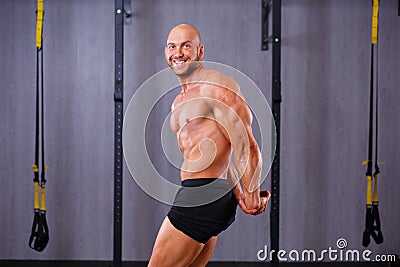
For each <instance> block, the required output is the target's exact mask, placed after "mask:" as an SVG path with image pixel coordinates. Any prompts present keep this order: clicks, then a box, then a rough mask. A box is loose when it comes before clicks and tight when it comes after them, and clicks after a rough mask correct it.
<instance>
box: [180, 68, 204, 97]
mask: <svg viewBox="0 0 400 267" xmlns="http://www.w3.org/2000/svg"><path fill="white" fill-rule="evenodd" d="M203 70H204V68H203V64H202V63H200V65H199V67H198V68H196V69H195V70H194V71H193V72H192V73H190V74H189V75H188V76H185V77H178V79H179V83H180V85H181V87H182V91H183V93H187V92H188V90H190V87H191V86H190V85H191V84H193V83H195V82H198V81H200V80H201V73H202V71H203Z"/></svg>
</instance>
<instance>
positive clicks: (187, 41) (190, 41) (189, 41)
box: [167, 40, 192, 45]
mask: <svg viewBox="0 0 400 267" xmlns="http://www.w3.org/2000/svg"><path fill="white" fill-rule="evenodd" d="M186 43H192V40H186V41H184V42H182V43H181V44H186ZM167 45H176V44H175V43H173V42H170V43H167Z"/></svg>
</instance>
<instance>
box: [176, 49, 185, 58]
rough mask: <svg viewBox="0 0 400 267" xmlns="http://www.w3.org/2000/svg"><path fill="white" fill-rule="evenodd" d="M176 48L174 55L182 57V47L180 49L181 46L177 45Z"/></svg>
mask: <svg viewBox="0 0 400 267" xmlns="http://www.w3.org/2000/svg"><path fill="white" fill-rule="evenodd" d="M177 48H178V49H177V50H176V55H177V56H178V57H182V56H183V49H182V46H178V47H177Z"/></svg>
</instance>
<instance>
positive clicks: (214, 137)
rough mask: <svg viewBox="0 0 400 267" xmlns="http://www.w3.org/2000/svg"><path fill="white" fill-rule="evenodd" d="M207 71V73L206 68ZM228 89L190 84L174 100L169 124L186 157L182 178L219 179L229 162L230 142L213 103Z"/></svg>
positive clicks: (199, 83)
mask: <svg viewBox="0 0 400 267" xmlns="http://www.w3.org/2000/svg"><path fill="white" fill-rule="evenodd" d="M205 72H207V71H206V70H205ZM227 90H228V89H226V88H223V87H221V86H217V85H212V84H209V83H205V82H197V83H191V84H188V85H187V87H186V88H185V90H183V91H182V92H181V93H180V94H179V95H178V96H177V97H176V98H175V100H174V102H173V104H172V115H171V121H170V126H171V129H172V131H173V132H174V133H175V134H176V136H177V141H178V145H179V149H180V151H181V153H182V156H183V158H184V161H183V164H182V166H181V179H182V180H186V179H194V178H219V177H222V176H223V174H224V173H225V171H226V169H227V167H228V164H229V162H230V155H231V143H230V142H229V140H228V139H227V138H226V135H224V132H223V131H224V129H223V127H221V125H219V124H218V122H216V121H215V116H214V103H215V101H223V95H224V94H226V91H227Z"/></svg>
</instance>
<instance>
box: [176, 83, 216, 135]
mask: <svg viewBox="0 0 400 267" xmlns="http://www.w3.org/2000/svg"><path fill="white" fill-rule="evenodd" d="M209 99H210V98H209V97H207V96H204V95H203V94H201V93H200V90H192V91H191V92H189V93H180V94H179V95H178V96H177V97H176V98H175V101H174V103H173V105H172V113H171V122H170V125H171V129H172V131H174V132H175V133H176V132H178V131H179V130H180V129H182V128H183V127H184V126H185V125H186V124H188V123H190V122H192V121H195V120H196V119H202V118H203V119H204V118H208V119H213V118H214V116H213V110H212V105H210V100H209Z"/></svg>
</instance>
